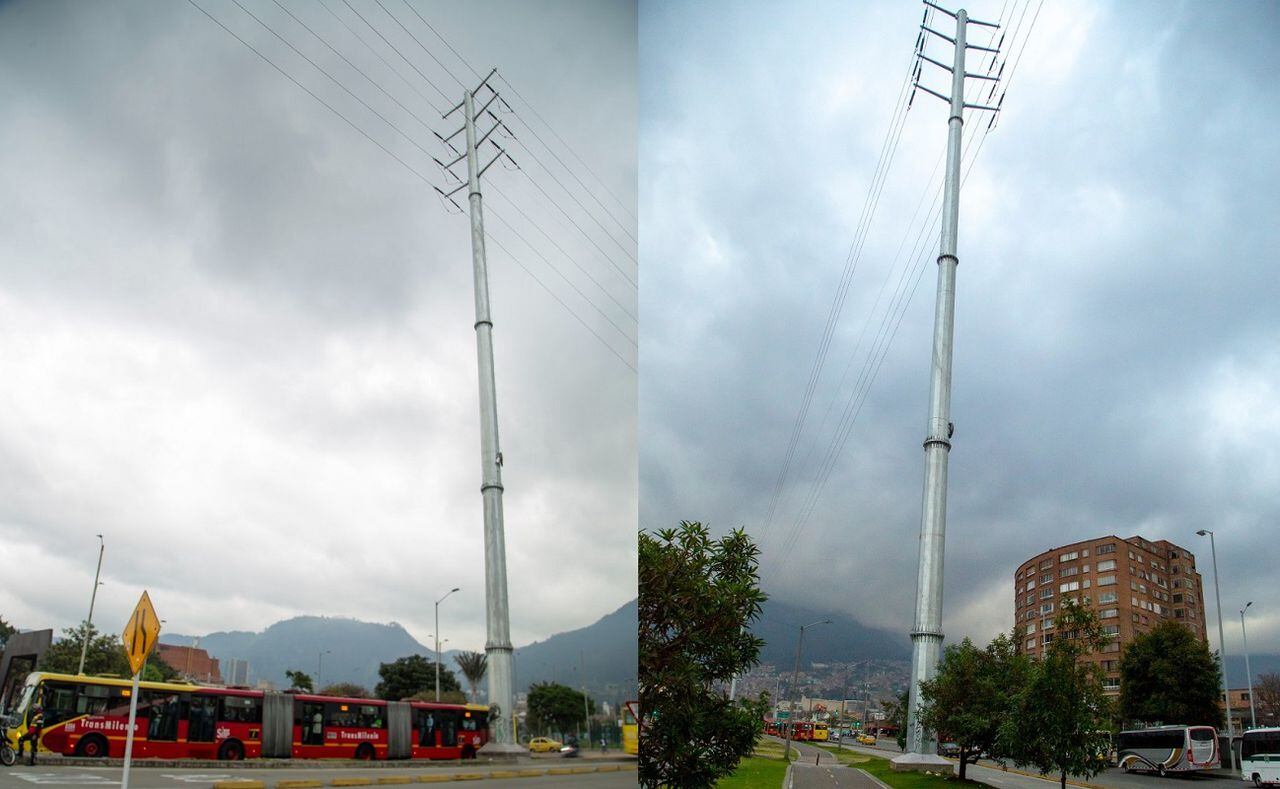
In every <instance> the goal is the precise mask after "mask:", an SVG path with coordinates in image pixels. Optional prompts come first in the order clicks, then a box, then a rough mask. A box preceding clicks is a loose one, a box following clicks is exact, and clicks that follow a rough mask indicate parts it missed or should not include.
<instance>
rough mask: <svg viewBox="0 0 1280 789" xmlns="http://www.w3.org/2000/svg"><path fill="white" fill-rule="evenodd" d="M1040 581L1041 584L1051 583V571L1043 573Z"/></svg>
mask: <svg viewBox="0 0 1280 789" xmlns="http://www.w3.org/2000/svg"><path fill="white" fill-rule="evenodd" d="M1040 583H1042V584H1051V583H1053V573H1045V574H1044V575H1042V576H1040Z"/></svg>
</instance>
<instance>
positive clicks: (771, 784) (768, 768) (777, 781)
mask: <svg viewBox="0 0 1280 789" xmlns="http://www.w3.org/2000/svg"><path fill="white" fill-rule="evenodd" d="M786 775H787V763H786V762H784V761H782V745H781V744H780V743H774V742H769V741H766V740H763V739H762V740H761V741H760V743H759V744H757V745H756V749H755V751H754V752H753V753H752V754H751V755H750V756H748V757H747V758H745V759H743V760H742V761H740V762H738V769H737V770H734V771H733V775H730V776H729V777H728V778H725V779H723V780H721V781H720V782H718V783H717V784H716V786H717V787H718V788H719V789H757V787H767V788H768V789H778V787H781V786H782V779H783V778H785V777H786Z"/></svg>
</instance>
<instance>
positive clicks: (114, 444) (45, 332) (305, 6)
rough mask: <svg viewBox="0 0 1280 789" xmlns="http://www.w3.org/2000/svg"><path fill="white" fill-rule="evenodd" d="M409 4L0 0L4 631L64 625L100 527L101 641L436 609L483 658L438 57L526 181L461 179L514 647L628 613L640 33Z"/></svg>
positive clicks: (626, 18) (626, 19)
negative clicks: (477, 237) (476, 236)
mask: <svg viewBox="0 0 1280 789" xmlns="http://www.w3.org/2000/svg"><path fill="white" fill-rule="evenodd" d="M410 3H411V5H410V4H408V3H406V2H404V0H349V2H348V0H324V1H323V2H320V3H300V2H296V0H281V3H280V4H277V3H275V2H274V0H240V2H239V3H237V2H235V0H196V2H195V3H162V4H157V3H147V2H113V3H72V2H67V3H63V2H31V1H29V2H5V3H0V104H3V106H4V107H5V111H4V112H3V113H2V114H0V173H3V176H2V177H0V370H2V371H3V372H2V373H0V546H2V547H0V564H2V565H3V566H4V568H5V583H4V585H3V590H0V614H2V615H3V616H4V617H5V619H6V620H8V621H10V622H12V623H15V624H17V625H18V626H20V627H27V628H39V627H53V628H56V629H61V628H64V627H68V626H71V625H73V624H75V623H76V622H78V621H79V620H81V619H83V618H84V616H85V614H86V613H87V608H88V603H89V593H90V590H91V587H92V584H93V580H92V579H93V572H94V563H95V561H96V558H97V554H98V541H97V539H96V538H95V536H94V535H95V534H98V533H101V534H103V535H105V540H106V559H105V563H104V566H103V579H104V582H105V583H104V585H103V587H102V590H101V593H100V594H99V596H98V601H97V610H96V612H95V616H94V619H95V623H97V624H99V625H100V626H101V627H103V628H104V629H107V630H114V629H116V627H117V626H123V623H124V621H125V619H126V617H127V615H128V614H129V612H130V610H131V609H132V607H133V605H134V603H135V602H136V600H137V598H138V596H139V594H140V592H141V591H142V590H143V589H144V588H145V589H148V590H149V591H150V594H151V598H152V600H153V601H154V602H155V605H156V608H157V610H158V612H159V614H160V616H161V617H163V618H165V619H166V620H167V624H166V625H165V627H166V629H167V630H169V631H170V632H175V633H195V634H200V633H205V632H209V631H213V630H223V629H244V630H257V629H261V628H263V627H265V626H267V625H269V624H271V623H272V622H274V621H276V620H278V619H281V618H284V617H289V616H292V615H297V614H323V615H333V616H352V617H358V618H361V619H366V620H374V621H384V622H385V621H390V620H396V621H399V622H401V623H403V624H404V625H405V626H406V627H407V628H409V630H410V632H411V633H412V634H413V635H414V636H416V637H417V638H418V639H419V640H421V641H423V642H426V641H427V639H428V635H429V634H430V633H431V632H432V631H433V629H434V628H433V623H432V601H433V600H434V599H435V598H437V597H439V596H440V595H441V594H443V593H444V592H446V591H448V590H449V589H450V588H451V587H453V586H460V587H461V588H462V591H461V592H460V593H458V594H456V595H454V596H453V597H452V598H450V600H449V601H448V602H447V603H445V604H444V605H443V606H442V607H441V611H440V614H441V623H440V626H441V632H442V633H443V635H444V636H445V637H446V638H448V639H449V644H448V647H449V648H460V647H461V648H469V649H477V650H478V649H483V646H484V637H485V636H484V633H485V628H484V575H483V547H482V536H481V523H482V522H481V498H480V491H479V487H480V466H479V428H478V405H477V379H476V351H475V339H474V332H473V327H472V324H473V322H474V302H473V293H472V269H471V257H470V246H469V244H470V240H469V233H468V228H467V222H466V219H465V217H463V216H457V215H452V214H450V213H449V212H448V211H447V210H446V206H445V205H444V204H443V203H442V202H441V201H440V200H439V199H438V198H437V196H436V193H435V192H434V191H433V189H432V185H443V184H445V183H446V178H445V176H444V174H443V173H442V172H441V170H440V169H439V168H437V167H436V166H435V165H434V164H433V163H432V160H431V156H433V155H434V156H440V157H443V150H444V149H443V147H442V146H441V145H440V144H439V143H438V141H436V138H435V137H434V135H433V134H432V131H433V130H434V131H438V132H444V133H446V134H447V133H448V132H450V131H452V130H453V128H454V127H455V125H456V123H457V116H456V115H455V116H454V117H453V118H451V119H450V120H448V121H442V120H441V119H440V110H447V109H448V108H449V107H450V106H452V105H453V104H455V103H457V102H459V101H460V100H461V97H462V90H463V88H462V87H461V85H462V82H460V81H458V80H462V81H465V82H466V83H467V84H469V85H471V84H477V83H478V82H479V78H478V77H476V76H475V75H474V74H473V73H472V72H471V70H470V69H469V68H468V66H466V65H464V64H463V63H462V62H461V61H460V60H459V59H458V56H456V55H455V54H454V53H453V52H451V51H450V48H449V46H451V47H452V48H454V49H456V51H457V53H459V54H460V56H461V57H464V58H465V59H466V61H467V62H469V63H470V64H471V66H474V68H475V69H476V70H477V71H479V72H480V73H481V74H484V73H487V72H488V70H489V68H490V67H492V66H496V67H498V68H499V69H500V73H501V75H502V77H503V78H504V80H505V81H499V82H498V83H497V84H498V87H499V88H500V89H502V90H503V91H504V96H506V97H508V100H509V102H510V105H511V107H512V108H513V110H514V111H513V112H511V113H508V112H505V111H502V112H501V113H500V117H501V118H502V119H503V120H504V121H505V122H506V123H507V124H508V127H509V128H510V129H511V130H512V131H513V132H514V135H515V137H516V139H515V140H509V139H506V138H505V136H504V135H503V134H499V135H496V136H495V137H494V138H493V139H495V140H500V141H501V144H502V145H503V146H505V147H506V148H507V149H508V150H509V151H510V152H511V154H512V157H513V158H514V159H515V160H516V162H517V163H518V164H519V165H520V167H521V169H522V171H515V170H509V169H506V166H505V163H504V164H503V165H495V166H494V168H493V169H492V170H490V171H489V173H488V174H486V176H485V179H486V187H485V189H486V200H487V207H488V208H490V209H491V210H490V212H489V213H488V214H487V219H488V227H489V229H490V231H491V233H490V235H491V242H490V263H491V267H490V283H491V293H492V301H493V305H494V306H493V310H494V322H495V332H494V334H495V346H496V374H497V387H498V409H499V421H500V430H501V437H502V449H503V452H504V457H505V468H504V472H503V474H504V482H505V484H506V537H507V555H508V560H509V577H510V600H511V625H512V636H513V639H514V640H515V641H516V642H517V643H518V644H519V643H525V642H528V641H530V640H533V639H537V638H545V637H546V636H548V635H550V634H552V633H555V632H558V631H563V630H566V629H570V628H574V627H580V626H583V625H586V624H589V623H590V622H592V621H594V620H595V619H597V618H598V617H600V616H602V615H604V614H606V613H609V612H610V611H612V610H614V609H615V608H616V607H617V606H619V605H621V604H623V603H624V602H626V601H628V600H630V599H632V598H633V597H634V596H635V577H636V574H635V523H636V511H637V465H636V413H637V403H636V399H637V377H636V374H635V372H634V370H633V369H632V368H634V367H635V366H636V365H637V353H636V347H635V338H636V330H637V329H636V323H635V315H636V312H637V304H636V299H637V295H636V289H635V287H634V284H633V283H634V281H635V280H636V279H637V272H636V263H635V257H636V251H635V248H634V240H633V239H634V236H635V234H636V230H635V228H634V219H633V216H634V214H635V211H636V207H635V195H636V186H635V179H636V130H637V119H636V108H637V94H636V41H637V37H636V13H635V9H634V7H633V6H631V5H628V4H626V3H595V2H587V1H586V0H582V1H581V2H574V1H573V0H547V1H546V2H514V0H509V1H507V2H468V3H457V2H448V3H445V2H426V1H425V0H410ZM201 9H203V12H202V10H201ZM204 12H207V14H208V16H206V13H204ZM290 14H292V15H293V16H292V17H291V16H290ZM210 16H212V17H213V18H214V19H216V20H217V22H220V23H221V24H223V25H225V26H226V27H227V28H229V29H230V31H231V32H228V30H224V29H223V28H222V27H220V26H219V24H218V23H217V22H215V21H214V19H210ZM255 17H256V18H257V20H260V22H259V21H257V20H255ZM431 28H434V29H435V31H438V33H439V34H440V36H441V37H443V39H444V40H447V42H448V45H446V44H445V43H443V42H442V40H441V37H437V35H436V33H435V32H433V31H432V29H431ZM233 33H234V35H236V36H239V37H240V38H242V39H243V40H244V41H243V43H242V42H241V41H238V40H237V39H236V38H235V37H234V36H233ZM286 41H287V42H288V43H287V44H286V43H285V42H286ZM289 45H292V46H293V47H296V48H297V51H296V52H295V51H294V50H293V49H291V48H290V46H289ZM250 46H252V47H253V48H255V49H257V50H258V51H259V52H261V54H262V55H263V56H265V57H267V58H269V59H270V60H272V61H273V62H274V63H275V64H276V65H277V66H278V67H279V69H281V70H283V71H284V72H286V73H287V75H288V76H286V75H285V74H282V73H281V72H280V71H278V70H276V68H273V66H271V65H269V64H268V63H266V62H264V60H262V59H261V58H260V57H259V55H257V54H255V53H254V51H252V50H251V49H250ZM329 46H332V47H333V49H330V48H329ZM334 50H336V52H335V51H334ZM339 53H340V54H339ZM308 59H310V60H311V61H314V65H312V64H311V63H309V62H308ZM320 69H323V70H324V71H325V72H328V73H329V74H331V75H332V76H333V77H334V78H335V79H336V80H337V82H339V83H341V84H342V85H344V86H346V90H344V88H342V87H339V85H338V84H335V82H332V81H330V80H329V78H328V77H326V76H325V75H324V74H323V73H322V72H321V71H320ZM450 73H452V74H454V75H456V76H457V78H458V79H455V78H454V77H453V76H450ZM291 78H292V80H296V81H297V82H298V83H301V86H300V85H299V84H295V83H294V82H293V81H291ZM304 87H305V89H304ZM348 90H349V91H350V92H347V91H348ZM308 91H310V92H311V93H313V94H314V96H313V95H309V93H308ZM321 100H323V102H325V103H327V104H328V105H330V107H331V109H330V108H327V107H326V106H325V104H323V103H321ZM495 106H499V107H500V105H495ZM338 113H340V114H341V115H342V116H344V117H345V118H346V120H344V119H343V118H342V117H339V116H338ZM357 128H358V130H357ZM362 132H363V133H362ZM365 134H367V135H368V137H366V136H364V135H365ZM370 138H372V139H370ZM540 140H541V141H543V142H540ZM544 143H545V144H544ZM379 146H382V148H380V147H379ZM383 148H385V150H383ZM397 158H398V159H399V160H401V161H397ZM414 171H416V172H417V173H418V174H415V172H414ZM419 174H420V175H421V177H420V176H419ZM459 202H460V203H462V204H463V205H465V204H466V195H465V193H464V194H462V195H460V196H459ZM450 210H452V209H451V208H450ZM520 236H523V237H524V238H526V239H528V244H527V245H526V243H525V242H523V241H522V240H521V239H520ZM499 244H500V245H501V246H502V247H505V248H506V250H510V253H509V252H507V251H504V250H503V249H502V248H500V247H499V246H498V245H499ZM513 255H514V257H513ZM526 269H527V270H526Z"/></svg>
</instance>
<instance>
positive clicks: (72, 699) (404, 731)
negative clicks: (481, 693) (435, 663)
mask: <svg viewBox="0 0 1280 789" xmlns="http://www.w3.org/2000/svg"><path fill="white" fill-rule="evenodd" d="M131 693H132V682H131V681H129V680H123V679H115V678H108V677H84V676H73V675H68V674H48V673H43V672H32V673H31V674H30V675H28V676H27V681H26V683H25V685H24V687H23V690H22V696H21V698H20V699H19V700H18V704H17V706H16V707H15V709H14V713H13V714H14V716H15V717H16V718H17V725H15V726H14V727H12V728H11V729H10V736H11V737H13V738H16V737H19V736H21V735H22V734H25V733H26V729H27V719H28V717H29V714H30V712H31V709H32V707H34V706H35V705H36V704H40V705H41V706H42V707H43V709H44V730H43V733H42V734H41V737H40V745H41V747H42V748H43V749H45V750H49V751H53V752H54V753H60V754H64V755H66V756H110V757H114V758H120V757H123V756H124V747H125V739H126V735H127V734H128V728H129V704H130V700H131V699H130V694H131ZM488 741H489V730H488V708H487V707H482V706H477V705H472V704H435V703H430V702H422V701H384V700H382V699H352V698H337V697H333V696H316V695H311V694H292V693H276V692H274V691H261V690H249V689H247V688H245V689H241V688H212V687H203V686H199V685H187V684H180V683H171V682H142V683H139V695H138V711H137V719H136V720H135V722H134V740H133V756H134V757H135V758H142V759H145V758H161V759H228V760H237V759H246V758H247V759H256V758H259V757H265V758H297V759H330V758H345V759H472V758H475V755H476V751H478V750H479V749H480V748H482V747H483V746H484V745H485V743H487V742H488Z"/></svg>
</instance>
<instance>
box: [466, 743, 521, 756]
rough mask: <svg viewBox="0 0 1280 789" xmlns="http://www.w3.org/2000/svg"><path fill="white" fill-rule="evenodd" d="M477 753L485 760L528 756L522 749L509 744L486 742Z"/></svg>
mask: <svg viewBox="0 0 1280 789" xmlns="http://www.w3.org/2000/svg"><path fill="white" fill-rule="evenodd" d="M477 753H479V754H480V755H481V756H483V757H485V758H486V759H490V758H494V759H514V758H515V757H517V756H528V755H529V752H528V751H527V750H525V749H524V748H521V747H520V746H519V745H516V744H514V743H509V742H487V743H485V744H484V747H482V748H481V749H480V750H479V751H477Z"/></svg>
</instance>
